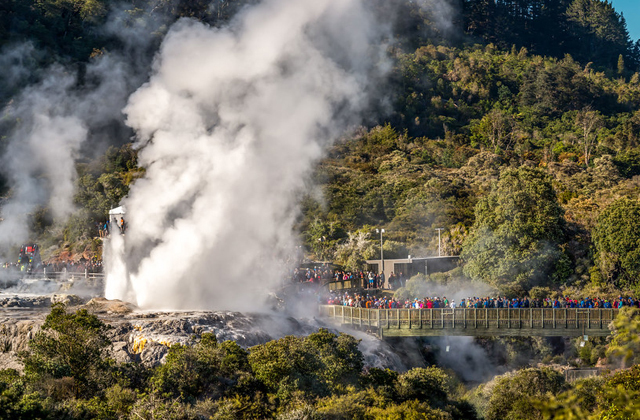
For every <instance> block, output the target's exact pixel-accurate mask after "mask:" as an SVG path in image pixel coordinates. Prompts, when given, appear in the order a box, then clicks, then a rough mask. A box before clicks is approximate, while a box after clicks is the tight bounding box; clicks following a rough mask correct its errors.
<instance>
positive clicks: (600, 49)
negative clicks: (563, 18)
mask: <svg viewBox="0 0 640 420" xmlns="http://www.w3.org/2000/svg"><path fill="white" fill-rule="evenodd" d="M566 15H567V19H568V21H569V23H570V24H571V26H570V32H571V35H572V36H573V40H572V41H573V45H572V46H571V50H572V51H574V52H575V55H576V58H578V59H579V60H581V61H582V62H589V61H593V62H595V63H597V64H599V65H604V66H607V67H609V68H612V69H615V66H616V64H617V59H618V57H619V55H621V54H622V55H623V56H630V54H631V49H632V45H631V41H630V39H629V33H628V31H627V24H626V22H625V20H624V18H623V17H622V15H620V14H619V13H618V12H616V10H615V9H614V7H613V5H612V4H611V3H610V2H608V1H601V0H574V1H573V2H572V3H571V5H569V7H568V8H567V11H566Z"/></svg>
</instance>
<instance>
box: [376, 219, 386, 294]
mask: <svg viewBox="0 0 640 420" xmlns="http://www.w3.org/2000/svg"><path fill="white" fill-rule="evenodd" d="M376 233H379V234H380V265H381V266H382V269H381V270H380V273H382V274H384V249H383V248H382V234H383V233H384V229H376ZM384 281H385V283H386V282H387V278H386V276H385V279H384ZM382 287H383V288H384V285H382Z"/></svg>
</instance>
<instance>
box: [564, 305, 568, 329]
mask: <svg viewBox="0 0 640 420" xmlns="http://www.w3.org/2000/svg"><path fill="white" fill-rule="evenodd" d="M564 328H565V329H567V328H569V322H567V308H564Z"/></svg>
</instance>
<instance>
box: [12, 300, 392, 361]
mask: <svg viewBox="0 0 640 420" xmlns="http://www.w3.org/2000/svg"><path fill="white" fill-rule="evenodd" d="M56 302H64V303H65V304H67V305H68V306H69V310H76V309H79V308H86V309H87V310H89V311H90V312H92V313H95V314H96V315H97V316H98V317H99V318H100V319H102V320H103V321H104V322H105V323H107V324H109V325H110V326H111V327H112V328H111V330H110V332H109V335H110V339H111V341H112V348H111V354H112V357H113V358H114V359H115V360H116V361H118V362H133V361H136V362H141V363H144V364H147V365H157V364H159V363H162V361H163V358H164V356H165V355H166V354H167V351H168V348H169V346H171V345H172V344H175V343H181V344H189V343H192V342H193V340H194V338H195V337H197V336H199V335H200V334H202V333H204V332H210V333H213V334H215V335H216V337H217V339H218V341H224V340H233V341H235V342H237V343H238V344H239V345H240V346H242V347H245V348H248V347H251V346H254V345H257V344H262V343H265V342H267V341H270V340H273V339H277V338H280V337H283V336H285V335H298V336H304V335H308V334H310V333H313V332H315V331H317V330H318V328H321V327H325V328H329V329H330V330H333V331H335V327H333V326H331V325H326V324H324V323H323V322H322V321H321V320H318V319H316V318H315V317H314V316H313V314H311V315H310V316H307V317H306V318H305V317H296V318H294V317H291V316H288V315H287V314H286V313H284V312H270V313H240V312H231V311H180V312H176V311H174V312H149V311H141V310H138V309H137V308H136V307H135V306H134V305H132V304H129V303H125V302H121V301H117V300H114V301H110V300H107V299H105V298H101V297H94V298H91V297H89V296H78V295H74V294H65V293H54V294H48V295H33V294H32V295H25V294H7V293H0V369H3V368H15V369H18V370H20V369H21V365H20V363H19V361H18V358H17V354H18V352H20V351H22V350H25V349H27V348H28V344H29V340H30V338H31V337H33V335H34V334H35V333H37V332H38V330H39V329H40V326H41V325H42V323H43V322H44V319H45V318H46V316H47V314H48V313H49V308H50V306H51V304H52V303H56ZM350 333H351V334H353V335H356V336H357V338H359V339H361V340H362V344H361V349H362V351H363V353H365V358H366V363H367V364H368V365H372V366H379V367H389V368H395V369H402V364H401V363H400V360H399V358H398V357H397V356H396V355H395V354H394V352H393V351H391V350H390V348H388V347H387V346H386V344H385V343H384V342H380V341H379V340H377V339H376V338H374V337H370V336H367V335H366V334H362V333H357V332H354V331H351V332H350Z"/></svg>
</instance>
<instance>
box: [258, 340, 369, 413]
mask: <svg viewBox="0 0 640 420" xmlns="http://www.w3.org/2000/svg"><path fill="white" fill-rule="evenodd" d="M249 363H250V365H251V369H252V370H253V372H254V374H255V377H256V378H257V379H258V380H260V381H262V382H263V383H264V384H265V385H266V386H267V389H268V390H269V391H270V392H273V393H275V394H277V395H278V396H279V397H280V398H284V399H285V400H286V399H288V398H290V397H291V396H292V394H293V392H295V391H299V392H302V393H303V394H304V395H307V396H326V395H329V393H330V392H331V391H332V390H334V389H345V387H346V386H348V385H351V386H355V385H356V384H357V382H358V379H359V375H360V373H361V370H362V366H363V356H362V353H361V352H360V350H358V341H357V340H356V339H354V338H353V337H351V336H348V335H346V334H340V336H337V335H335V334H332V333H330V332H328V331H327V330H325V329H320V330H319V331H318V332H317V333H314V334H311V335H309V336H308V337H306V338H299V337H293V336H286V337H284V338H281V339H279V340H275V341H270V342H268V343H265V344H261V345H258V346H254V347H252V348H250V349H249Z"/></svg>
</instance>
